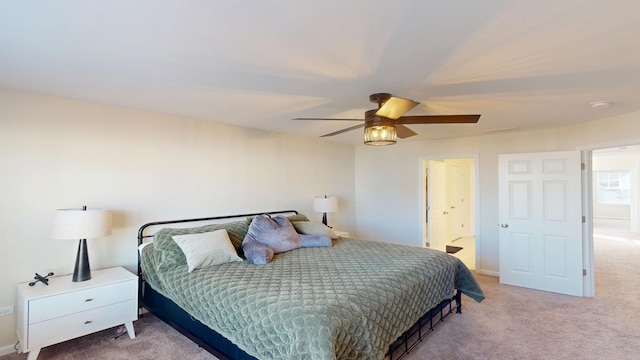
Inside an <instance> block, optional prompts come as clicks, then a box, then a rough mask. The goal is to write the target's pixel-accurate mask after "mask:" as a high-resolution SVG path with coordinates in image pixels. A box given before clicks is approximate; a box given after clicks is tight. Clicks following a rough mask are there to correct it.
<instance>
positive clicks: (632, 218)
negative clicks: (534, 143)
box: [591, 145, 640, 291]
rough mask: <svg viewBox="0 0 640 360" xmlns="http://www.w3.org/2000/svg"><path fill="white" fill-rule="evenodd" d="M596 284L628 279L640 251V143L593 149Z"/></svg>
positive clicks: (622, 281) (600, 285)
mask: <svg viewBox="0 0 640 360" xmlns="http://www.w3.org/2000/svg"><path fill="white" fill-rule="evenodd" d="M591 170H592V171H591V176H592V177H591V179H592V189H591V190H592V195H591V196H592V220H593V221H592V223H593V253H594V267H595V268H594V274H595V286H596V291H597V289H598V288H599V287H600V288H601V287H602V286H603V283H604V282H609V283H610V282H620V283H624V282H625V281H626V280H625V279H626V278H625V277H626V276H628V274H629V272H628V271H626V270H630V271H633V270H634V269H636V268H637V265H636V264H637V261H638V257H637V254H638V253H639V252H640V220H639V218H640V217H639V215H638V214H639V213H640V211H639V210H640V146H639V145H634V146H618V147H613V148H606V149H598V150H593V151H592V156H591Z"/></svg>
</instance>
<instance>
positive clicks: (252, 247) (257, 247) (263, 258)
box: [242, 241, 273, 265]
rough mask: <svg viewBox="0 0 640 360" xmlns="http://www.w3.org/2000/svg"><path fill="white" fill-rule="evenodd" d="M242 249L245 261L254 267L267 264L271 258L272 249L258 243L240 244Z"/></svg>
mask: <svg viewBox="0 0 640 360" xmlns="http://www.w3.org/2000/svg"><path fill="white" fill-rule="evenodd" d="M242 248H243V250H244V256H245V257H246V258H247V260H249V262H250V263H252V264H255V265H265V264H268V263H270V262H271V259H272V258H273V249H272V248H270V247H269V246H267V245H265V244H262V243H259V242H255V241H247V242H245V243H243V244H242Z"/></svg>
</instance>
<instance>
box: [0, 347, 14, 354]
mask: <svg viewBox="0 0 640 360" xmlns="http://www.w3.org/2000/svg"><path fill="white" fill-rule="evenodd" d="M13 346H14V345H7V346H3V347H0V356H3V355H9V354H13V353H15V352H16V349H14V348H13Z"/></svg>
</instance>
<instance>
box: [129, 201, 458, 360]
mask: <svg viewBox="0 0 640 360" xmlns="http://www.w3.org/2000/svg"><path fill="white" fill-rule="evenodd" d="M262 214H298V212H297V211H296V210H281V211H271V212H260V213H250V214H241V215H227V216H214V217H204V218H192V219H180V220H166V221H155V222H149V223H146V224H144V225H142V226H141V227H140V229H138V246H140V245H142V244H143V243H144V240H145V239H148V238H152V237H153V236H154V235H153V234H151V235H145V234H144V232H145V230H146V229H147V228H149V227H151V226H159V225H169V224H181V223H197V222H207V221H209V222H212V221H217V220H228V219H241V218H247V217H250V216H258V215H262ZM147 287H148V285H147V286H145V281H144V274H143V273H142V267H141V264H140V252H138V315H139V316H142V313H141V310H142V309H143V308H145V309H147V310H148V311H149V312H151V313H153V314H155V315H156V316H157V317H158V318H159V319H161V320H163V321H164V322H166V323H167V324H168V325H170V326H171V327H173V328H175V329H176V330H178V331H179V332H180V333H182V334H183V335H185V336H187V337H188V338H189V339H191V340H192V341H194V342H195V343H196V344H198V345H199V346H201V347H202V348H204V349H205V350H207V351H208V352H210V353H212V354H213V355H215V356H216V357H218V358H221V359H222V360H236V358H231V359H230V358H229V357H227V356H226V355H225V353H223V352H221V351H219V349H218V348H216V346H214V345H213V344H211V343H210V342H208V341H207V340H205V336H200V335H198V334H196V333H194V332H193V331H189V329H188V328H187V327H186V326H183V325H181V324H179V323H178V322H179V321H174V320H172V319H171V318H169V317H167V316H165V315H164V314H161V313H157V312H154V310H157V307H156V306H154V305H150V304H147V303H145V300H146V298H145V293H149V294H150V295H149V298H150V299H155V298H158V297H161V298H163V299H164V300H166V301H167V302H168V303H167V304H168V305H167V306H169V307H170V308H171V309H172V311H174V312H176V313H177V314H178V316H182V317H183V318H184V317H185V316H186V318H188V319H190V321H191V322H192V323H193V324H192V325H190V326H189V327H191V326H195V327H196V328H198V329H200V331H209V332H211V334H208V338H211V337H213V338H214V339H215V341H216V343H219V342H225V341H226V343H225V344H223V346H224V347H226V348H227V349H231V350H232V351H233V352H234V353H236V354H239V355H240V356H241V357H242V359H254V357H252V356H251V355H248V354H246V353H245V352H244V351H242V349H240V348H238V347H237V346H235V344H233V343H231V342H229V341H228V340H226V339H225V338H224V337H222V336H221V335H220V334H218V333H217V332H215V331H214V330H212V329H210V328H208V327H206V325H204V324H202V323H201V322H199V321H198V320H195V319H193V318H192V317H190V315H189V314H188V313H186V312H185V311H184V310H182V309H181V308H180V307H178V306H177V305H175V303H173V301H171V300H170V299H167V298H164V297H163V296H162V295H160V294H158V293H156V292H155V291H154V290H153V289H151V288H150V287H148V288H147ZM151 301H155V300H151ZM454 303H455V304H454ZM154 307H156V309H154ZM454 310H455V312H456V313H458V314H460V313H462V299H461V293H460V291H459V290H457V289H456V292H455V294H454V295H453V297H451V298H450V299H445V300H443V301H442V302H441V303H440V304H438V305H436V306H435V307H434V308H432V309H431V310H429V311H427V313H426V314H424V315H423V316H422V317H421V318H420V319H418V321H417V322H416V323H415V324H413V325H412V326H411V327H410V328H409V329H408V330H407V331H405V332H404V333H403V334H402V335H400V337H398V339H397V340H396V341H394V342H393V343H392V344H391V345H389V351H388V352H387V354H386V357H385V359H388V360H400V359H402V358H403V357H404V356H405V355H407V354H408V353H409V352H410V351H411V350H412V349H413V348H414V347H415V346H416V345H418V344H419V343H420V342H421V341H422V339H424V338H425V337H427V336H428V335H429V334H431V333H432V332H433V331H434V330H435V328H436V327H437V326H438V325H439V324H440V323H442V322H443V321H444V320H445V318H446V317H447V316H449V315H450V314H452V313H453V312H454ZM187 321H189V320H187ZM205 329H206V330H205ZM396 356H397V357H396Z"/></svg>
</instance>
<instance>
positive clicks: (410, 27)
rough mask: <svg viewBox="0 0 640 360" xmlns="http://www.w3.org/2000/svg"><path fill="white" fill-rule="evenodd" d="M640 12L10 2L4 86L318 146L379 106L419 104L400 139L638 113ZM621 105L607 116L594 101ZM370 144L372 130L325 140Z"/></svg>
mask: <svg viewBox="0 0 640 360" xmlns="http://www.w3.org/2000/svg"><path fill="white" fill-rule="evenodd" d="M639 15H640V1H632V0H609V1H604V0H602V1H600V0H561V1H557V0H556V1H552V0H519V1H509V0H484V1H477V0H466V1H464V0H461V1H451V0H413V1H412V0H394V1H380V0H349V1H345V0H323V1H318V0H315V1H310V0H298V1H295V0H271V1H269V0H260V1H258V0H247V1H234V0H210V1H206V0H200V1H166V0H165V1H163V0H137V1H128V0H119V1H103V0H90V1H89V0H77V1H69V0H57V1H30V0H24V1H2V2H0V87H5V88H10V89H18V90H26V91H33V92H39V93H45V94H53V95H60V96H65V97H70V98H76V99H82V100H88V101H94V102H99V103H105V104H114V105H119V106H125V107H131V108H136V109H143V110H150V111H156V112H162V113H169V114H176V115H181V116H187V117H193V118H199V119H206V120H212V121H216V122H222V123H229V124H234V125H238V126H246V127H251V128H258V129H267V130H273V131H280V132H287V133H294V134H300V135H304V136H310V137H315V136H319V135H322V134H325V133H328V132H332V131H336V130H339V129H341V128H345V127H348V126H350V125H355V124H357V123H353V124H352V123H345V122H329V121H314V122H300V121H292V120H291V118H294V117H354V118H363V116H364V114H363V113H364V111H365V110H367V109H371V108H375V105H374V104H371V103H369V102H368V95H369V94H371V93H375V92H390V93H392V94H394V95H396V96H400V97H406V98H410V99H413V100H416V101H419V102H421V103H422V105H420V106H418V107H417V108H415V109H414V110H412V111H411V112H409V113H408V114H407V115H421V114H476V113H478V114H482V117H481V118H480V121H479V123H478V124H475V125H470V124H463V125H411V126H410V127H411V128H412V129H413V130H414V131H416V132H418V133H419V135H418V136H415V137H412V138H409V139H406V140H403V141H416V140H424V139H434V138H444V137H455V136H466V135H472V134H484V133H486V132H487V131H492V130H497V129H504V128H518V129H531V128H540V127H550V126H557V125H561V124H570V123H578V122H584V121H589V120H594V119H598V118H606V117H610V116H614V115H618V114H624V113H630V112H635V111H640V96H639V95H640V45H639V44H640V21H639V20H638V16H639ZM596 100H612V101H613V105H612V106H611V107H609V108H606V109H592V108H591V107H590V105H589V103H590V102H592V101H596ZM328 141H339V142H344V143H351V144H361V143H362V132H361V130H356V131H352V132H349V133H346V134H342V135H338V136H335V137H332V138H328Z"/></svg>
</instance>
